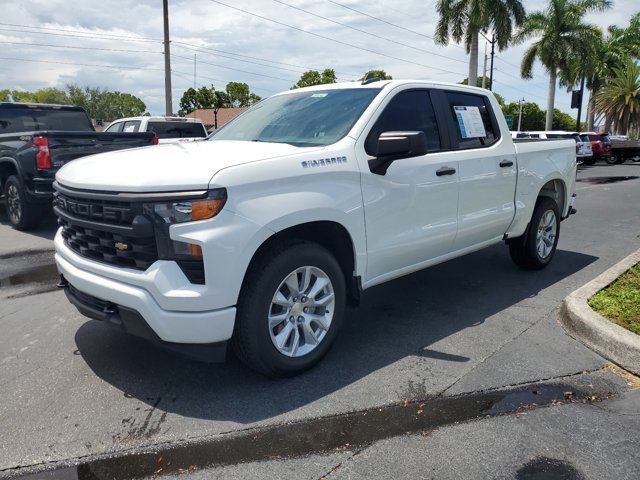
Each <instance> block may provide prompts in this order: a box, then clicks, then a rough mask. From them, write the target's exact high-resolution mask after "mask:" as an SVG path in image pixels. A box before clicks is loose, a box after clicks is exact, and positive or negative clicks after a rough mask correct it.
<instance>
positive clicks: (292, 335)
mask: <svg viewBox="0 0 640 480" xmlns="http://www.w3.org/2000/svg"><path fill="white" fill-rule="evenodd" d="M345 303H346V284H345V278H344V274H343V272H342V269H341V268H340V264H339V263H338V262H337V260H336V259H335V257H334V256H333V255H332V254H331V253H330V252H329V251H328V250H327V249H325V248H324V247H322V246H320V245H317V244H315V243H310V242H295V243H294V242H289V243H287V244H285V245H283V246H280V247H278V248H274V249H271V250H269V251H267V252H263V253H262V254H261V258H259V259H258V260H257V262H256V263H255V264H254V265H252V267H251V269H250V271H249V272H248V273H247V277H246V278H245V281H244V284H243V288H242V292H241V294H240V299H239V301H238V312H237V316H236V325H235V329H234V334H233V339H232V346H233V349H234V351H235V353H236V355H237V356H238V358H239V359H240V360H241V361H242V362H243V363H244V364H245V365H247V366H248V367H249V368H252V369H253V370H256V371H258V372H260V373H262V374H265V375H268V376H272V377H288V376H293V375H297V374H299V373H301V372H304V371H305V370H308V369H309V368H311V367H313V366H314V365H315V364H316V363H318V362H319V361H320V359H321V358H322V357H323V356H324V355H325V354H326V353H327V352H328V351H329V348H330V347H331V344H332V343H333V341H334V339H335V337H336V334H337V333H338V330H339V329H340V326H341V324H342V321H343V318H344V310H345Z"/></svg>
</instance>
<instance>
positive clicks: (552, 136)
mask: <svg viewBox="0 0 640 480" xmlns="http://www.w3.org/2000/svg"><path fill="white" fill-rule="evenodd" d="M511 133H512V134H511V137H512V138H514V139H525V138H532V139H541V140H559V139H569V138H570V139H572V140H573V141H575V142H576V158H577V161H578V163H585V164H588V165H590V164H592V162H593V150H592V148H591V141H590V140H589V138H588V137H587V136H586V135H580V134H579V133H577V132H566V131H564V130H555V131H532V132H511Z"/></svg>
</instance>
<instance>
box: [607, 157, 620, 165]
mask: <svg viewBox="0 0 640 480" xmlns="http://www.w3.org/2000/svg"><path fill="white" fill-rule="evenodd" d="M604 161H605V162H606V163H607V164H608V165H615V164H616V163H618V160H617V159H616V157H614V156H613V155H609V156H608V157H604Z"/></svg>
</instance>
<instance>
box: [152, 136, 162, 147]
mask: <svg viewBox="0 0 640 480" xmlns="http://www.w3.org/2000/svg"><path fill="white" fill-rule="evenodd" d="M158 143H160V139H159V138H158V135H154V136H153V144H154V145H158Z"/></svg>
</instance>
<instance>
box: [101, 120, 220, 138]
mask: <svg viewBox="0 0 640 480" xmlns="http://www.w3.org/2000/svg"><path fill="white" fill-rule="evenodd" d="M104 131H105V132H107V133H121V132H122V133H135V132H153V133H155V134H156V137H158V143H178V142H195V141H196V140H204V139H205V137H207V135H209V134H208V133H207V129H206V127H205V126H204V124H203V123H202V122H201V121H200V120H196V119H195V118H184V117H149V116H146V117H128V118H119V119H118V120H114V121H113V122H111V123H110V124H109V125H108V126H107V128H105V129H104Z"/></svg>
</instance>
